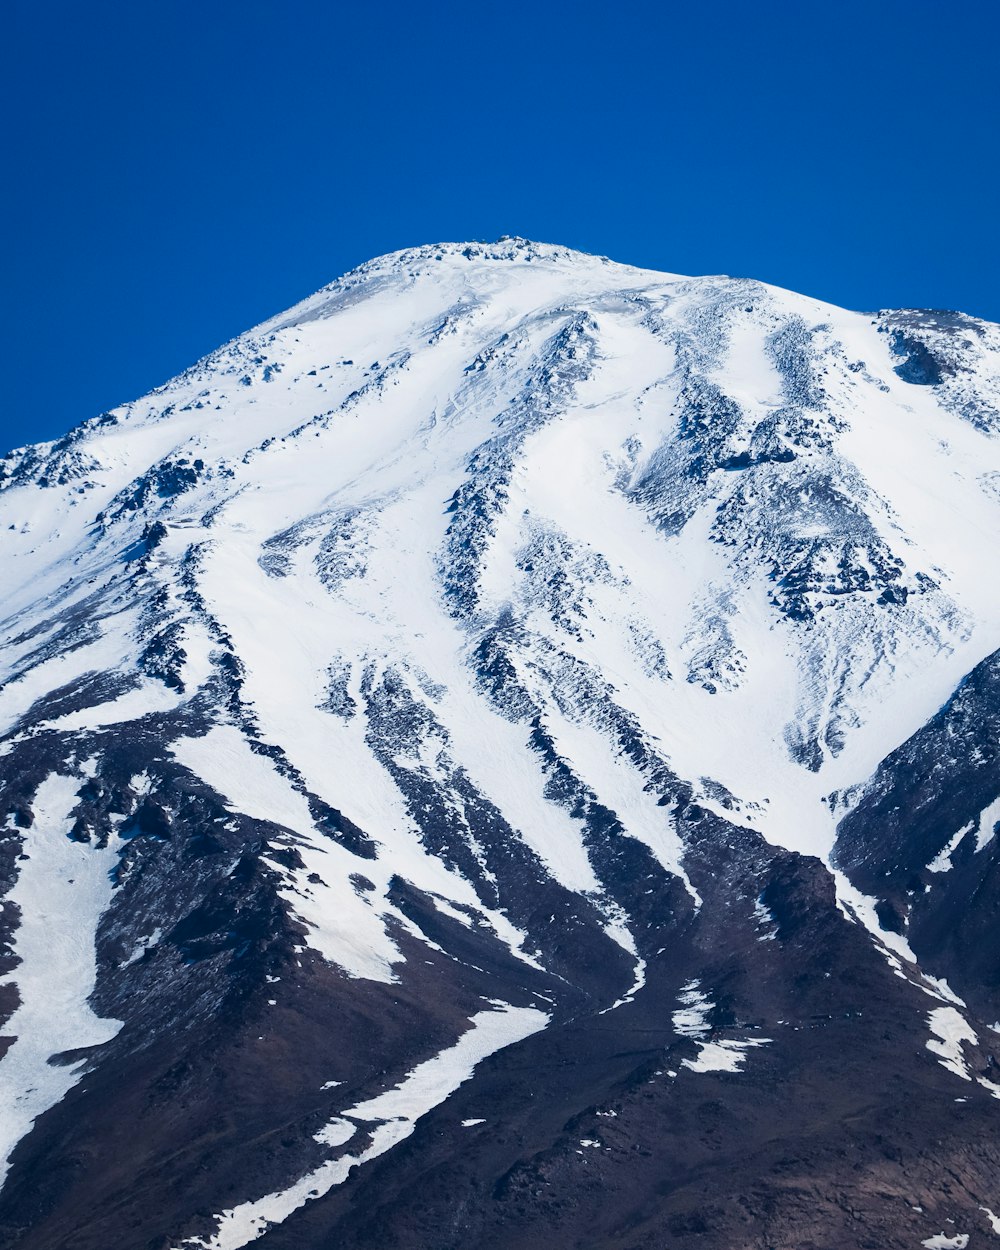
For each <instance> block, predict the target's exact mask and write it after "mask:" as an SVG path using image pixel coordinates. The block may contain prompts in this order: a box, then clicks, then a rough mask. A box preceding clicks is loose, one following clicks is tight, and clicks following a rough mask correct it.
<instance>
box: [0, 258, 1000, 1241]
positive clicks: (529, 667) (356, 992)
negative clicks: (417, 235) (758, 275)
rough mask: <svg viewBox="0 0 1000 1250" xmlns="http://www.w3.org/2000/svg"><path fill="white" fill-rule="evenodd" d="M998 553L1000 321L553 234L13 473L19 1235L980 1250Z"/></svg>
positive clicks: (363, 289) (997, 848) (331, 324)
mask: <svg viewBox="0 0 1000 1250" xmlns="http://www.w3.org/2000/svg"><path fill="white" fill-rule="evenodd" d="M39 385H40V386H43V385H44V379H39ZM998 532H1000V327H997V326H994V325H990V324H987V323H984V322H981V321H977V320H974V319H973V318H970V317H967V316H964V315H962V314H958V313H950V312H920V311H913V310H904V311H882V312H879V313H875V314H858V313H853V312H845V311H842V310H841V309H838V308H834V307H831V306H830V305H827V304H822V303H819V302H817V301H816V300H812V299H808V298H805V297H802V296H799V295H794V294H791V293H789V292H786V291H782V290H778V289H776V288H774V287H769V286H766V285H764V284H762V283H759V282H752V281H744V280H734V279H730V278H724V277H706V278H683V277H677V276H673V275H668V274H661V273H654V272H650V271H646V270H640V269H635V268H631V267H629V266H625V265H619V264H614V263H612V262H610V261H608V260H605V259H602V258H595V257H591V256H585V255H581V254H579V253H576V252H572V251H568V250H566V249H564V248H559V247H553V246H547V245H539V244H534V243H530V242H527V241H525V240H521V239H501V240H499V241H498V242H496V243H493V244H469V245H463V244H443V245H440V246H435V247H424V248H418V249H415V250H411V251H406V252H400V253H396V254H394V255H391V256H387V257H383V258H381V259H378V260H375V261H372V262H371V263H369V264H366V265H363V266H362V267H361V268H360V269H357V270H355V271H354V272H352V273H350V274H348V275H347V276H346V277H344V278H342V279H340V280H339V281H337V282H334V283H333V284H332V285H331V286H328V287H326V288H324V289H323V290H321V291H320V292H319V293H318V294H316V295H314V296H312V297H311V298H309V299H307V300H305V301H304V302H303V303H301V304H299V305H297V306H296V307H295V308H293V309H291V310H290V311H289V312H286V313H283V314H282V315H280V316H278V317H275V318H274V319H273V320H271V321H269V322H266V323H265V324H264V325H262V326H259V327H257V328H256V329H255V330H253V331H251V332H250V333H248V334H245V335H242V336H241V337H239V338H237V339H235V340H234V341H233V342H231V343H229V344H227V345H226V346H225V347H223V348H221V349H220V350H219V351H217V352H215V353H213V354H212V355H210V356H208V357H206V358H205V359H204V360H202V361H200V362H199V363H198V364H196V365H195V366H194V367H193V368H191V369H190V370H188V371H187V372H186V373H184V374H182V375H181V376H180V377H178V378H176V379H174V380H173V381H171V382H169V383H167V384H166V385H165V386H163V387H161V388H159V389H158V390H156V391H154V392H152V393H151V394H150V395H148V396H146V397H144V398H143V399H140V400H138V401H137V402H135V403H130V404H126V405H124V406H123V407H121V408H117V409H114V410H113V411H111V412H107V413H104V414H103V415H102V416H100V417H97V418H96V419H93V420H88V421H85V422H84V423H83V424H82V425H80V426H79V427H77V428H76V429H75V430H73V431H72V432H71V433H70V434H68V435H66V437H65V438H62V439H60V440H58V441H57V442H54V443H46V444H40V445H38V446H34V447H27V448H22V449H20V450H18V451H15V452H12V453H10V454H9V455H8V456H6V457H5V458H4V459H3V460H2V461H0V578H2V585H3V587H4V594H3V606H2V613H3V617H4V620H3V622H2V628H0V638H2V645H0V679H2V683H3V684H2V686H0V733H2V734H3V738H2V740H0V741H2V745H0V781H2V785H0V822H2V824H3V832H2V841H0V882H2V883H3V886H2V888H3V889H4V890H5V891H6V896H5V898H4V901H3V907H2V911H0V938H2V940H3V942H4V943H5V945H4V946H3V947H0V950H2V962H0V1019H3V1018H6V1023H5V1024H4V1025H3V1026H2V1029H0V1054H2V1058H0V1159H2V1160H5V1170H4V1177H5V1180H4V1186H3V1189H2V1191H0V1242H2V1243H3V1244H4V1245H5V1246H10V1247H12V1248H14V1247H16V1248H17V1250H62V1248H65V1247H72V1248H73V1250H238V1248H239V1247H243V1246H245V1245H249V1244H251V1243H253V1244H255V1245H257V1246H260V1247H261V1248H262V1250H292V1248H295V1250H325V1248H326V1247H333V1246H336V1247H340V1248H342V1250H355V1248H361V1247H366V1248H368V1247H370V1248H373V1250H374V1248H377V1250H390V1248H398V1250H469V1248H470V1247H476V1248H477V1250H528V1248H529V1247H532V1248H534V1247H537V1246H538V1245H539V1244H545V1245H547V1246H550V1247H553V1248H554V1250H569V1248H570V1247H573V1248H575V1250H654V1248H655V1250H663V1247H669V1248H670V1250H743V1248H746V1250H763V1248H764V1247H794V1248H795V1250H806V1248H812V1250H827V1248H828V1250H834V1248H836V1250H845V1248H846V1247H865V1248H870V1250H893V1248H896V1247H899V1248H900V1250H902V1248H903V1247H906V1248H907V1250H911V1248H915V1247H918V1246H926V1247H937V1248H946V1247H956V1248H961V1247H966V1246H969V1247H972V1250H976V1248H978V1247H986V1246H988V1245H990V1244H993V1239H994V1236H995V1235H997V1234H1000V1133H998V1129H1000V1104H998V1101H997V1100H998V1098H1000V1073H998V1072H997V1070H996V1069H997V1059H996V1056H997V1055H1000V947H998V944H997V940H996V939H997V925H998V916H1000V910H998V909H1000V843H998V839H997V838H996V836H995V831H996V828H997V822H1000V760H998V744H1000V578H998V576H997V568H996V559H995V552H996V536H997V534H998Z"/></svg>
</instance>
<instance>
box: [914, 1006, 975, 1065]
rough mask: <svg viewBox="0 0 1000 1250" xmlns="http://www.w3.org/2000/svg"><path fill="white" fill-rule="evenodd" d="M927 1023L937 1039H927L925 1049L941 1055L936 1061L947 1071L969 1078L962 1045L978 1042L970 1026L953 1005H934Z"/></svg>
mask: <svg viewBox="0 0 1000 1250" xmlns="http://www.w3.org/2000/svg"><path fill="white" fill-rule="evenodd" d="M927 1023H928V1025H929V1026H930V1030H931V1032H932V1033H933V1034H934V1035H935V1037H936V1038H937V1039H938V1040H934V1039H932V1040H931V1041H929V1042H928V1043H927V1049H928V1050H929V1051H931V1052H932V1053H933V1054H935V1055H940V1056H941V1057H940V1058H939V1060H938V1062H939V1063H940V1064H941V1066H942V1067H944V1068H947V1069H948V1071H949V1072H954V1074H955V1075H956V1076H960V1077H961V1078H962V1080H963V1081H969V1080H971V1079H972V1077H971V1075H970V1073H969V1068H968V1064H967V1063H966V1062H965V1056H964V1055H963V1054H962V1045H963V1043H965V1042H969V1043H971V1045H973V1046H975V1045H977V1044H978V1041H979V1039H978V1037H977V1036H976V1034H975V1032H974V1030H973V1029H972V1026H971V1025H970V1024H969V1023H968V1021H967V1020H966V1019H965V1017H964V1016H962V1015H961V1014H960V1013H959V1012H958V1011H956V1010H955V1008H954V1007H936V1008H935V1009H934V1010H933V1011H932V1012H931V1013H930V1015H929V1016H928V1019H927Z"/></svg>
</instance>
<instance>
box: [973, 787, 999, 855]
mask: <svg viewBox="0 0 1000 1250" xmlns="http://www.w3.org/2000/svg"><path fill="white" fill-rule="evenodd" d="M998 822H1000V796H998V797H997V798H995V799H994V800H993V802H992V803H990V804H989V806H988V807H984V808H983V810H982V812H981V813H980V815H979V821H978V825H977V828H976V850H977V851H981V850H982V849H983V847H984V846H987V845H988V844H989V843H990V842H992V841H993V837H994V835H995V832H996V825H997V823H998Z"/></svg>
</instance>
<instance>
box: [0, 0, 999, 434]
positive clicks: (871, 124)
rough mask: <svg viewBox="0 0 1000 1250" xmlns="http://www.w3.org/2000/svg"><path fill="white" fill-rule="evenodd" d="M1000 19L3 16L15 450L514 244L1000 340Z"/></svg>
mask: <svg viewBox="0 0 1000 1250" xmlns="http://www.w3.org/2000/svg"><path fill="white" fill-rule="evenodd" d="M998 46H1000V4H998V3H996V0H964V2H963V3H962V4H960V5H955V6H949V5H946V4H944V3H943V2H942V0H866V2H865V3H859V2H857V0H839V2H838V3H836V4H827V3H824V4H819V3H812V2H811V0H799V2H796V3H793V2H792V0H770V2H767V0H765V2H763V3H757V4H751V3H737V2H736V0H702V2H701V3H700V4H698V5H694V4H691V3H690V0H686V2H685V3H673V2H672V0H660V2H659V3H645V2H644V0H635V2H633V3H610V4H609V3H605V4H596V3H594V4H590V3H586V2H584V3H578V4H569V3H561V2H547V0H534V2H533V3H522V2H521V0H510V2H508V3H505V4H503V5H482V4H472V3H465V4H457V3H450V2H449V0H441V2H439V3H431V4H425V5H406V4H401V3H392V2H388V3H381V4H378V3H367V4H363V5H360V4H356V3H353V4H346V3H337V2H335V0H327V2H323V0H284V3H277V2H276V0H198V2H197V3H195V2H193V0H169V3H166V2H164V3H154V2H153V0H149V2H146V0H115V2H108V0H5V4H4V39H3V52H2V53H0V56H2V58H3V64H2V65H0V70H2V75H0V77H2V84H0V92H2V95H3V100H2V104H3V109H4V117H5V118H6V119H7V135H6V138H7V144H6V147H7V153H6V161H5V166H6V173H7V176H8V181H7V189H6V191H5V193H4V195H3V197H2V201H0V211H2V213H3V219H4V220H3V228H4V233H5V241H6V244H7V246H6V248H5V253H6V260H5V265H4V286H5V290H4V299H3V305H2V307H3V325H2V327H0V330H2V335H3V346H4V356H5V360H4V371H3V374H4V381H5V395H4V402H3V405H2V408H0V443H3V444H4V445H5V446H11V445H15V444H18V443H22V442H26V441H32V440H35V439H40V438H49V437H55V436H57V435H58V434H60V433H62V432H63V431H64V430H66V429H68V428H69V427H70V426H72V425H75V424H76V423H77V422H78V421H80V420H83V419H84V418H85V417H88V416H92V415H94V414H95V413H97V412H100V411H102V410H103V409H105V408H108V407H111V406H113V405H114V404H117V403H119V402H122V401H124V400H127V399H129V398H133V397H135V396H137V395H139V394H141V393H143V392H144V391H146V390H149V389H150V388H151V387H153V386H155V385H157V384H158V383H160V382H162V381H164V380H166V379H167V378H168V377H170V376H171V375H172V374H174V373H176V372H178V371H179V370H180V369H182V368H184V367H185V366H186V365H187V364H189V363H191V361H193V360H194V359H196V358H197V357H199V356H200V355H202V354H204V353H205V352H206V351H209V350H211V349H212V348H213V347H215V346H217V345H218V344H219V343H221V342H223V341H224V340H226V339H228V338H230V337H232V336H233V335H234V334H237V333H239V332H240V331H241V330H243V329H246V328H247V327H249V326H250V325H252V324H254V323H255V322H257V321H259V320H261V319H263V318H264V317H266V316H269V315H271V314H272V313H275V312H277V311H279V310H280V309H282V308H284V307H286V306H287V305H289V304H291V303H293V302H294V301H295V300H297V299H299V298H301V297H302V296H304V295H306V294H308V293H309V292H310V291H312V290H313V289H315V288H316V287H318V286H321V285H322V284H323V283H325V282H327V281H329V280H330V279H332V278H333V277H335V276H336V275H337V274H339V273H341V272H343V271H344V270H346V269H349V268H350V267H352V266H353V265H355V264H358V263H359V262H361V261H363V260H366V259H368V258H369V257H371V256H374V255H378V254H381V253H383V252H387V251H392V250H394V249H396V248H399V247H405V246H409V245H412V244H416V243H421V242H430V241H437V240H443V239H470V238H495V237H497V236H498V235H500V234H521V235H525V236H528V237H531V238H535V239H541V240H545V241H550V242H560V243H565V244H568V245H570V246H574V247H579V248H582V249H584V250H587V251H595V252H600V253H603V254H605V255H609V256H612V257H613V258H615V259H616V260H622V261H629V262H631V263H634V264H639V265H646V266H650V267H654V268H662V269H667V270H670V271H673V272H680V273H731V274H735V275H740V276H747V277H755V278H760V279H763V280H765V281H768V282H773V283H776V284H778V285H780V286H786V287H791V288H793V289H795V290H800V291H803V292H806V293H808V294H812V295H816V296H819V297H821V298H824V299H827V300H830V301H832V302H834V303H839V304H843V305H846V306H849V307H855V308H874V307H884V306H899V305H921V306H932V307H947V308H960V309H963V310H964V311H967V312H971V313H974V314H977V315H980V316H984V317H989V318H991V319H994V320H1000V282H998V278H1000V255H998V244H997V233H998V224H997V223H998V222H1000V204H998V188H1000V172H998V159H997V158H998V139H997V135H998V130H1000V75H998V73H997V68H996V66H997V52H998Z"/></svg>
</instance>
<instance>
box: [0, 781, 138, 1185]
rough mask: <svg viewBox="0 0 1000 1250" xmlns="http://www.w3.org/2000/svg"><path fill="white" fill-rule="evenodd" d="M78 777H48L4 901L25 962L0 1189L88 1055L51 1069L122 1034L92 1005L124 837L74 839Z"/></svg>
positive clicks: (0, 1118) (5, 1103)
mask: <svg viewBox="0 0 1000 1250" xmlns="http://www.w3.org/2000/svg"><path fill="white" fill-rule="evenodd" d="M81 785H82V779H81V778H80V777H71V776H67V775H63V774H61V773H52V774H51V775H50V776H49V777H47V778H46V780H45V781H43V782H42V784H41V785H40V786H39V788H38V791H37V793H36V794H35V797H34V799H33V801H32V809H33V811H34V816H35V819H34V822H33V823H32V825H31V828H30V829H28V830H26V831H25V835H24V847H23V852H22V854H23V856H24V857H25V858H22V859H21V860H20V862H19V872H18V877H17V880H16V882H15V883H14V888H13V889H12V890H11V891H10V893H9V894H8V895H7V896H6V900H5V901H6V902H7V904H8V905H9V904H10V903H14V904H15V905H16V906H17V907H18V908H19V909H20V912H21V923H20V925H19V926H18V928H17V929H16V930H15V933H14V956H15V958H16V959H17V960H19V962H18V964H17V966H16V967H15V968H14V970H13V971H12V972H9V973H7V974H6V975H5V976H4V977H3V979H2V983H3V984H8V985H9V984H14V985H16V986H17V992H18V996H19V999H20V1005H19V1006H18V1007H17V1009H16V1011H15V1012H14V1015H13V1016H12V1017H11V1019H10V1020H9V1021H8V1023H7V1025H6V1027H5V1030H4V1032H5V1035H6V1036H13V1037H14V1038H15V1039H16V1040H15V1041H14V1043H13V1045H11V1046H10V1047H9V1048H8V1050H7V1052H6V1054H5V1055H4V1056H3V1058H2V1059H0V1184H2V1182H3V1180H4V1178H5V1177H6V1174H7V1168H8V1166H9V1161H10V1156H11V1153H12V1151H13V1150H14V1147H15V1146H16V1145H17V1143H18V1142H19V1141H20V1140H21V1139H22V1138H23V1137H24V1136H25V1135H26V1134H27V1133H28V1132H29V1131H30V1130H31V1126H32V1125H33V1124H34V1122H35V1120H36V1119H37V1118H38V1116H40V1115H41V1114H42V1113H43V1112H45V1111H47V1110H48V1109H49V1107H52V1106H55V1104H56V1103H57V1102H59V1101H60V1100H61V1099H62V1098H63V1097H65V1095H66V1093H67V1092H68V1091H69V1090H70V1089H71V1088H72V1087H73V1086H74V1085H75V1084H76V1083H77V1082H78V1081H79V1080H80V1078H81V1076H82V1075H83V1067H84V1064H85V1060H84V1059H79V1060H76V1061H75V1062H71V1063H68V1064H63V1063H58V1064H50V1062H49V1060H50V1058H51V1057H52V1056H54V1055H58V1054H60V1053H61V1052H63V1051H69V1050H83V1049H85V1048H87V1047H92V1046H100V1045H102V1044H103V1043H105V1042H109V1041H111V1039H112V1038H113V1037H114V1036H115V1035H116V1034H117V1033H118V1031H119V1029H120V1028H121V1027H122V1022H121V1021H119V1020H109V1019H102V1018H101V1017H100V1016H98V1015H96V1014H95V1013H94V1011H93V1010H92V1008H91V1007H90V1003H89V999H90V995H91V994H92V993H93V990H94V987H95V985H96V982H97V956H96V951H95V946H94V943H95V938H96V933H97V925H98V922H99V921H100V918H101V915H102V913H103V912H104V910H105V909H106V908H107V906H108V904H109V903H110V901H111V892H112V888H113V887H112V883H111V876H110V874H111V871H112V869H113V868H114V867H115V866H116V864H117V862H118V854H119V850H120V847H121V841H120V839H119V838H118V836H117V835H116V834H112V835H111V836H110V837H109V839H108V843H107V846H105V847H95V846H91V845H89V844H88V843H84V842H74V841H71V840H70V838H69V837H68V834H69V831H70V829H71V828H72V824H73V820H72V813H73V809H74V808H75V807H76V804H77V791H78V790H79V789H80V786H81Z"/></svg>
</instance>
